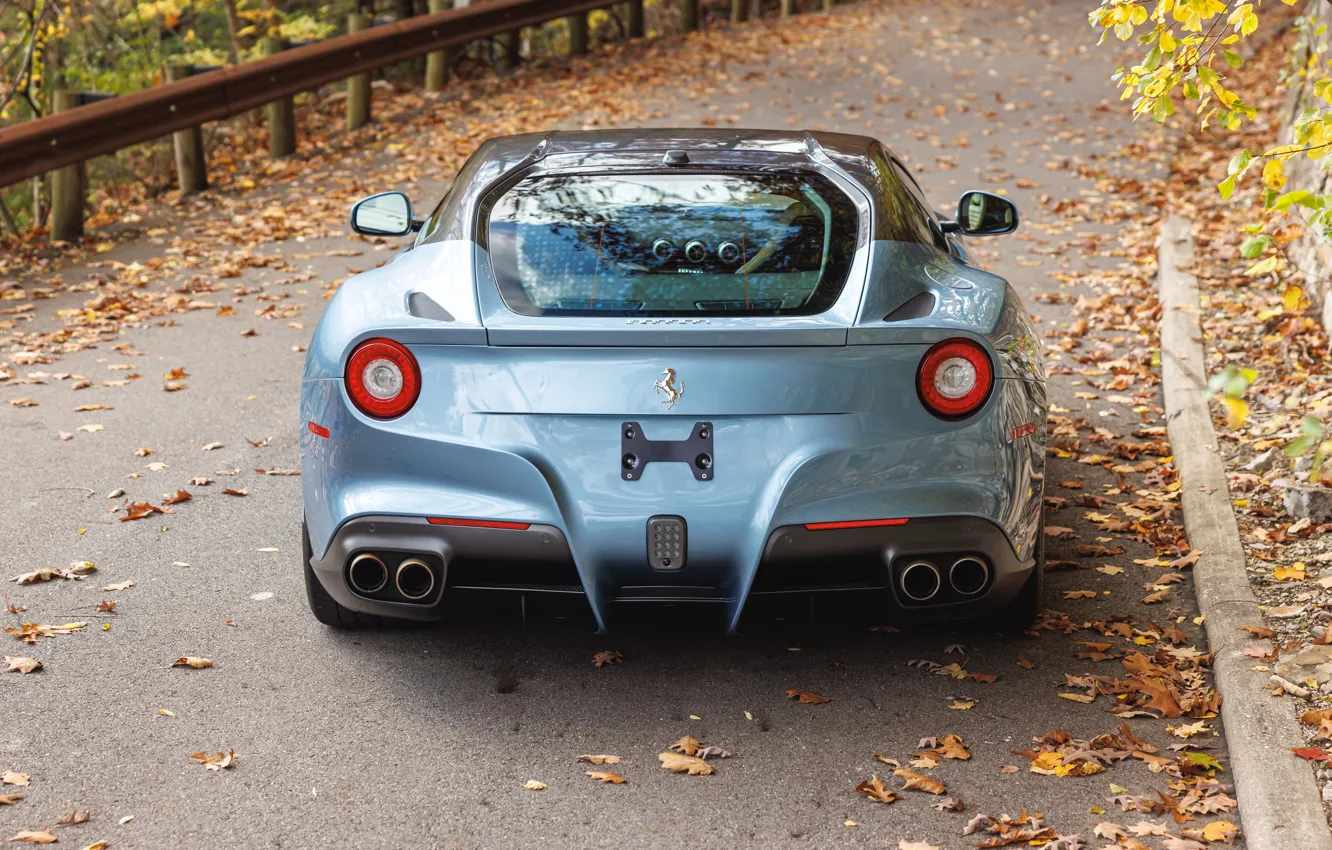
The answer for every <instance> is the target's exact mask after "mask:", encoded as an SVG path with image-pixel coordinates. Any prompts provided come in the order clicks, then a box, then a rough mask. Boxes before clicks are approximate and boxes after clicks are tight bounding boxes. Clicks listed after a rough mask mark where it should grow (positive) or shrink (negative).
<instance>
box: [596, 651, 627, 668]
mask: <svg viewBox="0 0 1332 850" xmlns="http://www.w3.org/2000/svg"><path fill="white" fill-rule="evenodd" d="M623 660H624V656H623V655H622V654H621V653H620V651H619V650H618V649H609V650H602V651H601V652H598V653H597V654H596V655H594V656H592V663H593V664H595V665H596V666H597V667H602V666H604V665H606V664H619V663H620V662H621V661H623Z"/></svg>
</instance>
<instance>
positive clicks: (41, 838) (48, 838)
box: [9, 827, 60, 844]
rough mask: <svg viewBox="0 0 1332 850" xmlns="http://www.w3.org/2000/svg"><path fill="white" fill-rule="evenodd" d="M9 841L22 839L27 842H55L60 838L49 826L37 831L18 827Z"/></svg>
mask: <svg viewBox="0 0 1332 850" xmlns="http://www.w3.org/2000/svg"><path fill="white" fill-rule="evenodd" d="M9 840H10V841H24V842H27V843H28V844H55V843H56V842H57V841H59V840H60V838H59V836H57V835H56V834H55V833H53V832H51V829H50V827H47V828H46V829H43V830H42V831H41V832H37V831H36V830H32V829H20V830H19V831H18V832H17V833H16V834H15V835H14V837H13V838H11V839H9Z"/></svg>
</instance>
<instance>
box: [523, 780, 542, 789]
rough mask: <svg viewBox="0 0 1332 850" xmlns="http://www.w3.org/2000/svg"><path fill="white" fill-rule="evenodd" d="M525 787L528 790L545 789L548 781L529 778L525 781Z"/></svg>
mask: <svg viewBox="0 0 1332 850" xmlns="http://www.w3.org/2000/svg"><path fill="white" fill-rule="evenodd" d="M523 787H524V788H526V789H527V790H528V791H545V790H546V783H544V782H541V781H539V780H536V779H529V780H527V781H526V782H524V783H523Z"/></svg>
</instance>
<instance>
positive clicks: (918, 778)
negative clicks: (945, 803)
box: [893, 767, 948, 794]
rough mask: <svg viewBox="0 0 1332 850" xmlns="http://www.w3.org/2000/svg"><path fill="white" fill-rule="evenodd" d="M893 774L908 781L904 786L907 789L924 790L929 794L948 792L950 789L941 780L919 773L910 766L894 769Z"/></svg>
mask: <svg viewBox="0 0 1332 850" xmlns="http://www.w3.org/2000/svg"><path fill="white" fill-rule="evenodd" d="M893 776H896V777H897V778H898V779H901V780H903V781H904V782H906V784H905V785H904V786H902V787H903V789H904V790H907V791H910V790H913V789H914V790H916V791H924V792H925V793H927V794H945V793H947V792H948V789H947V788H945V787H944V784H943V783H942V782H940V781H939V780H937V779H931V778H929V777H928V776H925V775H924V774H921V773H917V772H916V771H914V770H912V769H911V768H909V767H899V768H898V769H897V770H894V771H893Z"/></svg>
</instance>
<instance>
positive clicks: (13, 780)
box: [0, 770, 30, 787]
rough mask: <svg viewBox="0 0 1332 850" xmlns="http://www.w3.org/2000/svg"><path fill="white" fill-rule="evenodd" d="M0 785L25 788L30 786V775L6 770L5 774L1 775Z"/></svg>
mask: <svg viewBox="0 0 1332 850" xmlns="http://www.w3.org/2000/svg"><path fill="white" fill-rule="evenodd" d="M0 783H3V784H5V785H18V786H20V787H25V786H27V785H29V784H30V782H29V780H28V774H26V773H19V772H18V771H17V770H6V771H5V772H4V773H3V774H0Z"/></svg>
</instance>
